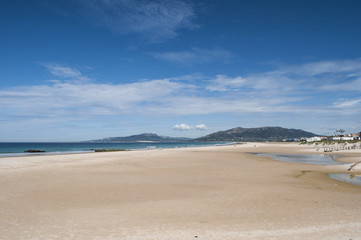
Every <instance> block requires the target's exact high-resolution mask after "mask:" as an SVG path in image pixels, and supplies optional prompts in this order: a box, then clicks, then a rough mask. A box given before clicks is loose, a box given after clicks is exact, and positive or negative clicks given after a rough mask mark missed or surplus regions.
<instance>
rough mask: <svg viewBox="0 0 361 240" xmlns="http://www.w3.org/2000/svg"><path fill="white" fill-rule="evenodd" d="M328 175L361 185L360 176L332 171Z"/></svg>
mask: <svg viewBox="0 0 361 240" xmlns="http://www.w3.org/2000/svg"><path fill="white" fill-rule="evenodd" d="M328 176H329V177H330V178H332V179H335V180H338V181H341V182H346V183H352V184H356V185H361V176H354V177H351V175H350V174H344V173H334V174H328Z"/></svg>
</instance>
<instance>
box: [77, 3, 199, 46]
mask: <svg viewBox="0 0 361 240" xmlns="http://www.w3.org/2000/svg"><path fill="white" fill-rule="evenodd" d="M78 1H79V2H80V3H81V4H82V6H84V7H85V9H86V10H87V11H88V14H89V15H90V16H91V18H93V19H94V22H96V23H97V24H99V25H102V26H105V27H107V28H109V29H110V30H112V31H113V32H116V33H120V34H138V35H140V36H142V37H144V38H145V39H147V40H148V41H150V42H159V41H163V40H165V39H170V38H174V37H176V36H177V31H178V30H179V29H182V28H190V29H192V28H195V27H196V24H194V23H193V19H194V18H195V12H194V7H193V5H192V4H191V3H190V2H189V1H184V0H151V1H148V0H78Z"/></svg>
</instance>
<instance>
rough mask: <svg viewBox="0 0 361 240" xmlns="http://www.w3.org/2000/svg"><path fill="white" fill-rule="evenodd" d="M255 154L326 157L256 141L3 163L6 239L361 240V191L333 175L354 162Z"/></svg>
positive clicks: (0, 210) (0, 196) (1, 216)
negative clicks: (326, 162)
mask: <svg viewBox="0 0 361 240" xmlns="http://www.w3.org/2000/svg"><path fill="white" fill-rule="evenodd" d="M252 152H274V153H305V154H307V153H316V150H315V149H314V148H312V147H310V146H301V145H298V144H292V143H290V144H271V143H249V144H243V145H237V146H221V147H203V148H185V149H165V150H147V151H130V152H112V153H88V154H73V155H56V156H32V157H16V158H0V184H1V189H0V239H127V240H138V239H139V240H142V239H152V240H153V239H160V240H163V239H165V240H166V239H207V240H209V239H217V240H218V239H222V240H223V239H267V240H268V239H287V240H288V239H346V240H349V239H353V240H355V239H361V218H360V216H361V186H356V185H351V184H347V183H342V182H338V181H336V180H332V179H330V178H329V177H328V176H327V173H328V172H343V171H346V170H347V167H349V166H350V164H345V165H344V166H332V167H329V166H320V165H311V164H301V163H288V162H279V161H274V160H271V159H269V158H266V157H262V156H255V155H253V154H251V153H252ZM317 153H318V152H317ZM318 154H320V153H318ZM321 154H323V153H321ZM332 154H335V153H332ZM342 155H343V158H340V160H341V161H345V162H348V161H349V162H355V161H356V160H361V158H360V156H361V153H360V152H357V151H355V152H351V151H349V152H344V153H342ZM355 171H359V170H358V169H356V170H355Z"/></svg>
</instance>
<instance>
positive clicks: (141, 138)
mask: <svg viewBox="0 0 361 240" xmlns="http://www.w3.org/2000/svg"><path fill="white" fill-rule="evenodd" d="M190 140H191V139H190V138H172V137H166V136H159V135H157V134H155V133H142V134H138V135H132V136H127V137H110V138H103V139H97V140H91V141H88V142H97V143H101V142H102V143H112V142H113V143H130V142H185V141H190Z"/></svg>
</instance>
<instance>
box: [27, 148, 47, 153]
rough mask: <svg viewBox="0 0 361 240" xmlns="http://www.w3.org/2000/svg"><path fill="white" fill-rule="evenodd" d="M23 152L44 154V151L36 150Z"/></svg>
mask: <svg viewBox="0 0 361 240" xmlns="http://www.w3.org/2000/svg"><path fill="white" fill-rule="evenodd" d="M24 152H28V153H41V152H46V151H43V150H38V149H29V150H26V151H24Z"/></svg>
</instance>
